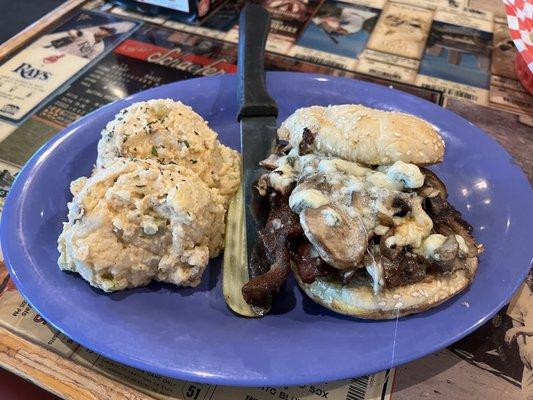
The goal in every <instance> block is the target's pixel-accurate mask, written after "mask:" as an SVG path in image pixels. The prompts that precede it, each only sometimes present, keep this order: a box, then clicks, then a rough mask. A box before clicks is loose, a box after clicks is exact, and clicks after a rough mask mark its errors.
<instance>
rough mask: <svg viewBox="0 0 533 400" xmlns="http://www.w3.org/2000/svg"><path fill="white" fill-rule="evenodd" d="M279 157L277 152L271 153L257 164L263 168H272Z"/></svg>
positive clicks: (275, 166)
mask: <svg viewBox="0 0 533 400" xmlns="http://www.w3.org/2000/svg"><path fill="white" fill-rule="evenodd" d="M280 158H281V157H280V156H278V155H277V154H271V155H269V156H268V157H267V158H266V159H264V160H263V161H261V162H259V165H260V166H262V167H263V168H266V169H269V170H274V169H276V168H277V167H278V161H279V159H280Z"/></svg>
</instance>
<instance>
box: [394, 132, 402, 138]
mask: <svg viewBox="0 0 533 400" xmlns="http://www.w3.org/2000/svg"><path fill="white" fill-rule="evenodd" d="M394 136H396V137H397V138H399V137H402V135H400V134H399V133H398V132H394Z"/></svg>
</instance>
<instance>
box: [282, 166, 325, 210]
mask: <svg viewBox="0 0 533 400" xmlns="http://www.w3.org/2000/svg"><path fill="white" fill-rule="evenodd" d="M332 190H333V186H332V185H331V184H330V183H328V182H327V181H326V176H325V175H324V174H321V173H315V174H309V175H306V176H305V178H303V179H300V182H299V184H298V186H296V187H295V188H294V190H293V191H292V192H291V195H290V197H289V205H290V207H291V209H292V211H293V212H295V213H300V212H301V211H302V210H304V209H305V208H317V207H321V206H323V205H325V204H328V203H329V202H330V201H331V200H330V198H329V195H330V193H331V191H332Z"/></svg>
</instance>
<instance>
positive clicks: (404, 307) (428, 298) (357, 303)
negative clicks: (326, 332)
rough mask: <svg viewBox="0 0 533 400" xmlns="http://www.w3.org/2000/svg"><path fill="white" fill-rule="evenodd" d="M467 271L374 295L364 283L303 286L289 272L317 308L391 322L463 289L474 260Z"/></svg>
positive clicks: (330, 281)
mask: <svg viewBox="0 0 533 400" xmlns="http://www.w3.org/2000/svg"><path fill="white" fill-rule="evenodd" d="M466 265H467V268H466V269H461V270H457V271H455V272H454V273H453V274H450V275H428V276H427V277H426V279H425V280H423V281H421V282H417V283H413V284H409V285H405V286H399V287H395V288H383V289H382V291H381V293H379V294H377V295H376V294H374V291H373V290H372V287H371V286H370V285H369V284H368V283H367V282H357V281H355V282H354V281H352V282H350V284H348V285H346V286H343V285H341V284H340V282H338V281H335V280H333V279H330V278H317V279H316V280H315V281H314V282H313V283H311V284H305V283H303V282H302V281H301V280H300V278H299V276H298V273H297V271H296V268H295V265H294V264H292V269H293V272H294V275H295V277H296V281H297V282H298V285H299V286H300V288H302V290H303V291H304V292H305V293H306V294H307V295H308V296H309V297H310V298H311V299H313V300H314V301H315V302H317V303H318V304H320V305H322V306H324V307H326V308H329V309H330V310H332V311H335V312H337V313H339V314H344V315H350V316H353V317H358V318H364V319H394V318H397V317H403V316H405V315H409V314H415V313H419V312H422V311H426V310H429V309H430V308H433V307H435V306H437V305H439V304H441V303H443V302H444V301H446V300H448V299H449V298H451V297H453V296H455V295H456V294H457V293H459V292H461V291H462V290H463V289H465V288H466V287H467V286H468V285H469V284H470V283H471V282H472V278H473V277H474V274H475V272H476V269H477V265H478V259H477V257H472V258H468V259H467V260H466Z"/></svg>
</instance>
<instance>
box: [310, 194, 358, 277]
mask: <svg viewBox="0 0 533 400" xmlns="http://www.w3.org/2000/svg"><path fill="white" fill-rule="evenodd" d="M300 224H301V225H302V228H303V230H304V233H305V236H307V238H308V239H309V241H310V242H311V243H312V244H313V246H314V247H315V249H316V250H317V252H318V254H319V255H320V257H321V258H322V259H323V260H324V261H325V262H327V263H328V264H330V265H331V266H333V267H335V268H337V269H347V268H353V267H354V266H356V265H357V264H359V262H360V261H361V260H362V259H363V257H364V255H365V251H366V248H367V245H368V238H367V232H366V229H365V226H364V224H363V221H362V220H361V217H360V216H359V215H358V214H356V213H353V215H348V213H347V212H345V211H343V210H341V209H340V208H339V207H337V206H335V205H332V204H328V205H324V206H321V207H318V208H306V209H305V210H303V211H302V212H301V213H300Z"/></svg>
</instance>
